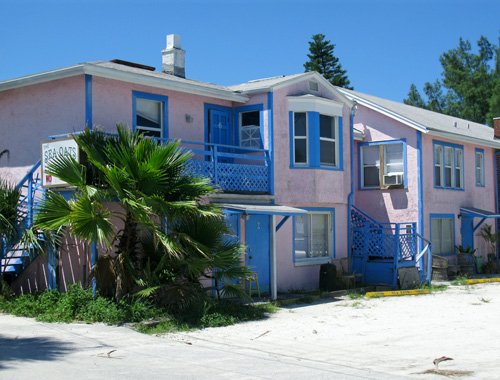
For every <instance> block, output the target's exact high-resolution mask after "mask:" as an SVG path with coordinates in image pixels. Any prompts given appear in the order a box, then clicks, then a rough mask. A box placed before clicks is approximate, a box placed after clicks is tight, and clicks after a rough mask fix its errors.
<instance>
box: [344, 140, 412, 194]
mask: <svg viewBox="0 0 500 380" xmlns="http://www.w3.org/2000/svg"><path fill="white" fill-rule="evenodd" d="M390 144H403V187H404V188H405V189H407V188H408V166H407V154H406V151H407V149H406V139H405V138H402V139H397V140H381V141H366V142H360V143H358V190H361V191H365V190H391V189H381V188H380V186H378V187H362V184H361V177H362V170H363V162H362V161H361V151H362V150H363V147H364V146H375V145H390ZM353 154H354V153H353Z"/></svg>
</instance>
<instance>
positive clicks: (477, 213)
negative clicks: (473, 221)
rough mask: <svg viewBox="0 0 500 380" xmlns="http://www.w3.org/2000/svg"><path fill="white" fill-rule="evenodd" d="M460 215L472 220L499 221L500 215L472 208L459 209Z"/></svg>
mask: <svg viewBox="0 0 500 380" xmlns="http://www.w3.org/2000/svg"><path fill="white" fill-rule="evenodd" d="M460 215H462V216H465V217H472V218H493V219H500V214H499V213H497V212H493V211H487V210H481V209H479V208H474V207H460Z"/></svg>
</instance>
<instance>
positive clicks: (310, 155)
mask: <svg viewBox="0 0 500 380" xmlns="http://www.w3.org/2000/svg"><path fill="white" fill-rule="evenodd" d="M295 112H297V113H305V114H306V118H307V126H306V128H307V163H304V164H296V163H295V157H294V113H295ZM327 116H332V115H327ZM332 117H334V118H335V120H336V123H337V136H336V140H335V143H336V149H337V150H338V165H337V166H330V165H325V164H323V165H322V164H321V163H320V149H319V148H320V143H319V142H320V131H319V120H320V113H319V112H312V111H289V113H288V124H289V131H290V169H319V170H334V171H343V170H344V144H343V140H344V135H343V133H342V130H343V120H342V116H332Z"/></svg>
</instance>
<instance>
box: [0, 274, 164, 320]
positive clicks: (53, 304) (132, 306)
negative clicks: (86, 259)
mask: <svg viewBox="0 0 500 380" xmlns="http://www.w3.org/2000/svg"><path fill="white" fill-rule="evenodd" d="M0 310H2V311H5V312H8V313H11V314H14V315H17V316H22V317H31V318H36V319H37V320H39V321H45V322H72V321H81V322H89V323H93V322H104V323H107V324H118V323H125V322H139V321H142V320H144V319H146V318H151V317H153V316H154V315H157V314H159V313H161V310H158V309H155V308H153V307H152V306H151V305H149V304H147V303H146V302H144V301H142V300H141V301H133V300H131V301H128V302H127V301H120V302H118V303H117V302H114V301H112V300H110V299H107V298H104V297H100V296H97V297H96V298H95V299H94V298H92V291H91V290H90V289H82V288H81V287H80V286H79V285H77V284H73V285H70V286H69V287H68V291H67V292H66V293H60V292H59V291H57V290H47V291H44V292H42V293H39V294H37V295H33V294H23V295H20V296H18V297H14V298H12V299H4V300H3V301H1V302H0Z"/></svg>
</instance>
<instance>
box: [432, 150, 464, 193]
mask: <svg viewBox="0 0 500 380" xmlns="http://www.w3.org/2000/svg"><path fill="white" fill-rule="evenodd" d="M436 145H440V146H442V147H443V149H442V154H441V163H442V167H443V168H444V151H445V149H444V148H445V147H450V148H453V163H452V167H451V183H452V185H453V184H455V183H456V182H455V171H456V169H455V167H456V163H455V156H456V153H455V149H461V150H462V172H461V176H462V187H455V186H451V187H447V186H444V169H443V170H442V172H441V180H442V182H443V186H436V170H434V168H435V167H436V155H435V153H434V152H435V146H436ZM464 162H465V151H464V146H463V145H459V144H452V143H449V142H444V141H439V140H432V168H433V170H432V172H433V174H432V177H433V181H434V183H433V186H434V188H435V189H444V190H458V191H465V180H464V179H465V175H464V172H465V165H464Z"/></svg>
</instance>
